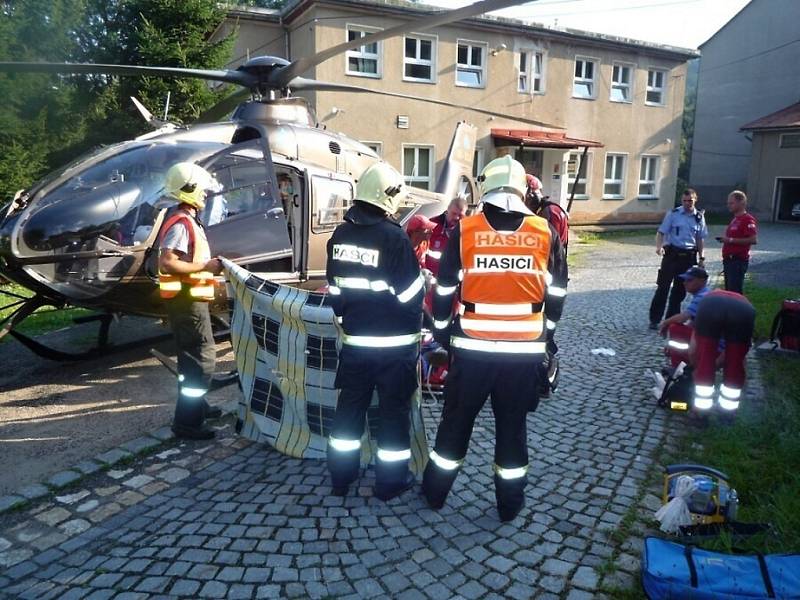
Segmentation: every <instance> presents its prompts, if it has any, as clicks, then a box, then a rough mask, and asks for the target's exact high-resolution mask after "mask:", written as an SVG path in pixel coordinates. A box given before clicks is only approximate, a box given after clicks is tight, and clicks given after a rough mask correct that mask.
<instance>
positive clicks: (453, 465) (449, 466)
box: [430, 450, 464, 471]
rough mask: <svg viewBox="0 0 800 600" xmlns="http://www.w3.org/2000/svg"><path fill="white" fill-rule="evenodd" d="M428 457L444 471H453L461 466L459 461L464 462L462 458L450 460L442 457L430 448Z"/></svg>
mask: <svg viewBox="0 0 800 600" xmlns="http://www.w3.org/2000/svg"><path fill="white" fill-rule="evenodd" d="M430 459H431V462H433V464H435V465H436V466H437V467H439V468H440V469H443V470H445V471H455V470H456V469H457V468H458V467H460V466H461V463H462V462H464V459H463V458H462V459H461V460H450V459H449V458H444V457H443V456H439V455H438V454H437V453H436V450H431V453H430Z"/></svg>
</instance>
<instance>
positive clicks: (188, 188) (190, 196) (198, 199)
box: [164, 162, 214, 210]
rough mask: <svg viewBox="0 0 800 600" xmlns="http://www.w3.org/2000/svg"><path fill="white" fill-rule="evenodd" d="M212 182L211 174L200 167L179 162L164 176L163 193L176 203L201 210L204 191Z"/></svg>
mask: <svg viewBox="0 0 800 600" xmlns="http://www.w3.org/2000/svg"><path fill="white" fill-rule="evenodd" d="M213 180H214V178H213V177H212V176H211V173H209V172H208V171H206V170H205V169H204V168H203V167H201V166H200V165H196V164H194V163H191V162H179V163H176V164H174V165H172V166H171V167H170V168H169V170H168V171H167V174H166V175H165V176H164V191H165V192H166V193H167V194H169V195H170V196H172V197H173V198H175V199H176V200H177V201H178V202H181V203H185V204H189V205H191V206H194V207H195V208H197V209H198V210H203V208H204V207H205V204H206V203H205V196H206V190H207V189H209V188H210V187H211V185H212V182H213Z"/></svg>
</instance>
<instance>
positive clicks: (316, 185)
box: [311, 176, 353, 233]
mask: <svg viewBox="0 0 800 600" xmlns="http://www.w3.org/2000/svg"><path fill="white" fill-rule="evenodd" d="M311 186H312V194H313V201H312V211H313V214H312V217H311V231H313V232H314V233H322V232H324V231H332V230H333V229H335V228H336V226H337V225H338V224H339V223H341V222H342V220H343V218H344V213H345V212H347V209H349V208H350V207H351V206H352V205H353V184H352V183H350V182H349V181H340V180H337V179H328V178H327V177H318V176H315V177H312V178H311Z"/></svg>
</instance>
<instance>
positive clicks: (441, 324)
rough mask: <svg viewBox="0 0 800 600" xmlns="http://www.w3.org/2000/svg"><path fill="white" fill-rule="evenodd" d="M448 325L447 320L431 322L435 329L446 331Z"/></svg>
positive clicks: (448, 320) (448, 321)
mask: <svg viewBox="0 0 800 600" xmlns="http://www.w3.org/2000/svg"><path fill="white" fill-rule="evenodd" d="M448 325H450V319H449V318H448V319H443V320H441V321H439V320H434V321H433V326H434V327H435V328H436V329H447V326H448Z"/></svg>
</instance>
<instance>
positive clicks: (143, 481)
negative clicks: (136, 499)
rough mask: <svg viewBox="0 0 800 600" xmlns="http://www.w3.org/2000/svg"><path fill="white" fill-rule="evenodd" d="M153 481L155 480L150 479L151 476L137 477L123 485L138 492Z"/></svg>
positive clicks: (124, 482)
mask: <svg viewBox="0 0 800 600" xmlns="http://www.w3.org/2000/svg"><path fill="white" fill-rule="evenodd" d="M151 481H153V478H152V477H150V475H136V476H134V477H131V478H130V479H128V480H126V481H123V482H122V485H125V486H128V487H129V488H133V489H134V490H138V489H139V488H141V487H144V486H145V485H147V484H148V483H150V482H151Z"/></svg>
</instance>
